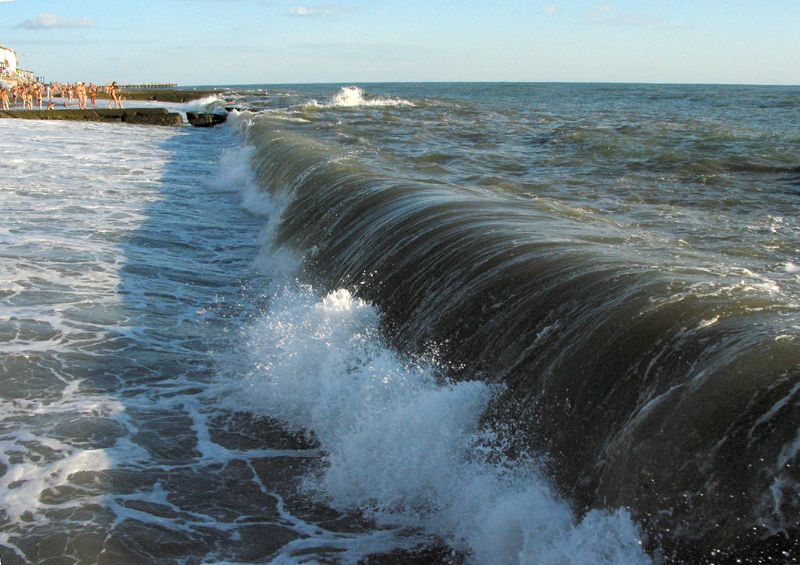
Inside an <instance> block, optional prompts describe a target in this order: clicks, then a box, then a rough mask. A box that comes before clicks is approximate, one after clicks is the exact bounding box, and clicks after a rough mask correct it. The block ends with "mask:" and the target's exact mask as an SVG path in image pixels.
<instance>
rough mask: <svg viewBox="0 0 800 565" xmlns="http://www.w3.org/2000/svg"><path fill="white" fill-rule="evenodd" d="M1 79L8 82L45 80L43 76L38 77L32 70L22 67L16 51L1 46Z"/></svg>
mask: <svg viewBox="0 0 800 565" xmlns="http://www.w3.org/2000/svg"><path fill="white" fill-rule="evenodd" d="M0 80H2V81H3V82H6V83H8V84H16V83H19V82H44V78H43V77H37V76H36V75H35V74H34V73H33V72H32V71H26V70H23V69H20V68H19V66H18V63H17V53H16V51H14V50H13V49H9V48H8V47H0Z"/></svg>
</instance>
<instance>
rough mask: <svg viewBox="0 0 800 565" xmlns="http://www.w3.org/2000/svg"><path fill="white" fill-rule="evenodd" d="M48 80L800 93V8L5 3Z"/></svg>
mask: <svg viewBox="0 0 800 565" xmlns="http://www.w3.org/2000/svg"><path fill="white" fill-rule="evenodd" d="M0 45H2V46H3V47H8V48H11V49H14V50H15V51H17V52H18V55H19V59H20V66H21V67H23V68H25V69H28V70H32V71H34V72H35V73H36V74H37V75H40V76H44V77H45V78H46V79H48V80H58V81H76V80H84V81H93V82H96V83H106V82H107V81H111V80H116V81H118V82H122V83H135V82H175V83H178V84H181V85H201V84H255V83H273V84H275V83H296V82H333V83H358V82H384V81H386V82H392V81H588V82H598V81H599V82H680V83H737V84H794V85H797V84H800V0H750V1H746V0H728V1H721V0H653V1H638V2H633V1H624V0H617V1H608V2H606V1H594V0H567V1H556V0H543V1H541V2H539V1H536V0H527V1H524V0H507V1H503V0H496V1H484V2H478V1H476V0H459V1H456V0H428V1H427V2H422V1H420V0H330V3H328V0H323V2H320V3H317V2H312V1H306V0H298V1H291V2H286V1H281V0H276V1H264V0H134V1H128V0H81V1H80V2H78V1H75V0H51V1H48V0H43V1H42V0H0Z"/></svg>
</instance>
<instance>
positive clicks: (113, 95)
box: [106, 81, 122, 109]
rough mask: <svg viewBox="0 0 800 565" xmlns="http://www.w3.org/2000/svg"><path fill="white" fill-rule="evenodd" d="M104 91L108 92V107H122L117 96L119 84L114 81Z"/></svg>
mask: <svg viewBox="0 0 800 565" xmlns="http://www.w3.org/2000/svg"><path fill="white" fill-rule="evenodd" d="M106 92H108V95H109V97H110V98H109V100H108V107H109V108H111V107H112V106H113V107H114V108H119V109H122V100H120V97H119V86H118V85H117V83H116V81H115V82H112V83H111V85H110V86H108V87H107V90H106Z"/></svg>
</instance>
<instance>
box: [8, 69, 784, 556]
mask: <svg viewBox="0 0 800 565" xmlns="http://www.w3.org/2000/svg"><path fill="white" fill-rule="evenodd" d="M217 90H218V92H219V94H218V96H216V97H212V98H207V99H204V100H201V101H197V102H194V103H191V104H189V105H170V106H171V107H173V108H175V109H177V110H179V111H184V112H185V111H186V110H195V109H207V110H212V111H222V108H223V107H228V108H230V109H231V113H230V116H229V118H228V121H227V122H226V123H225V124H224V125H223V126H219V127H216V128H213V129H201V128H191V127H188V126H187V127H183V128H158V127H146V126H129V125H112V124H93V123H48V122H36V121H24V120H0V214H2V222H0V253H2V260H0V403H1V406H2V410H1V411H0V559H2V562H3V564H4V565H5V564H7V563H29V562H31V563H59V564H61V563H165V564H166V563H186V564H191V563H425V564H429V563H469V564H473V563H474V564H513V563H521V564H525V563H535V564H542V563H545V564H550V563H553V564H555V563H558V564H562V563H565V564H566V563H575V564H578V563H580V564H583V563H598V564H612V563H619V564H623V563H624V564H630V563H661V562H664V563H682V562H686V563H726V562H736V561H737V560H742V562H764V563H791V562H793V560H796V559H798V556H800V551H799V550H798V547H797V542H796V541H795V540H796V539H797V537H798V533H799V532H798V528H797V524H798V521H800V487H799V486H798V481H799V480H800V473H799V472H798V468H797V465H798V452H800V343H798V335H799V330H800V256H799V255H800V222H798V220H797V215H796V213H795V212H796V211H797V210H798V203H799V202H800V200H799V199H800V130H798V128H797V123H798V122H799V121H800V89H798V88H790V87H735V86H682V85H580V84H370V85H358V86H355V85H353V86H350V85H344V86H343V85H248V86H238V87H217ZM131 104H133V102H131Z"/></svg>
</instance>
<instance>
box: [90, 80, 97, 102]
mask: <svg viewBox="0 0 800 565" xmlns="http://www.w3.org/2000/svg"><path fill="white" fill-rule="evenodd" d="M89 96H90V97H91V99H92V108H94V107H95V106H97V85H96V84H94V83H93V82H90V83H89Z"/></svg>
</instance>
